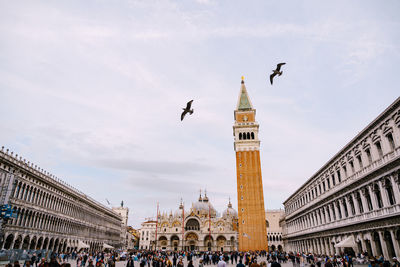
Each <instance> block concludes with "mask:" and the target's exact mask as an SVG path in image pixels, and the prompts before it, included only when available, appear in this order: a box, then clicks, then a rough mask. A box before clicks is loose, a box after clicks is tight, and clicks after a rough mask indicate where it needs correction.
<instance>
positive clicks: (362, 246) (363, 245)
mask: <svg viewBox="0 0 400 267" xmlns="http://www.w3.org/2000/svg"><path fill="white" fill-rule="evenodd" d="M361 249H362V252H365V251H367V245H366V244H365V240H364V236H362V238H361Z"/></svg>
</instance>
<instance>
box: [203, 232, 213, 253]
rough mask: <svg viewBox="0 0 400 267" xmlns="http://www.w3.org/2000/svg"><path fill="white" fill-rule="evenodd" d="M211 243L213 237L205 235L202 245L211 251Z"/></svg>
mask: <svg viewBox="0 0 400 267" xmlns="http://www.w3.org/2000/svg"><path fill="white" fill-rule="evenodd" d="M212 243H213V238H212V236H210V235H207V236H206V237H205V238H204V246H205V247H207V250H208V251H211V250H212Z"/></svg>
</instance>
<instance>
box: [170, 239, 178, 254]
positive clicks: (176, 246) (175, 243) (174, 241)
mask: <svg viewBox="0 0 400 267" xmlns="http://www.w3.org/2000/svg"><path fill="white" fill-rule="evenodd" d="M171 247H172V248H173V249H174V251H178V247H179V237H178V236H176V235H173V236H171Z"/></svg>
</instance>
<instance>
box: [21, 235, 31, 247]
mask: <svg viewBox="0 0 400 267" xmlns="http://www.w3.org/2000/svg"><path fill="white" fill-rule="evenodd" d="M29 241H30V237H29V235H27V236H26V237H25V238H24V241H23V243H22V249H29V244H30V242H29Z"/></svg>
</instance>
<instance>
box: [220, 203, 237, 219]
mask: <svg viewBox="0 0 400 267" xmlns="http://www.w3.org/2000/svg"><path fill="white" fill-rule="evenodd" d="M229 216H232V217H237V216H238V213H237V211H236V210H235V209H234V208H232V204H231V201H230V200H229V204H228V208H227V209H226V210H224V212H223V213H222V217H229Z"/></svg>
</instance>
